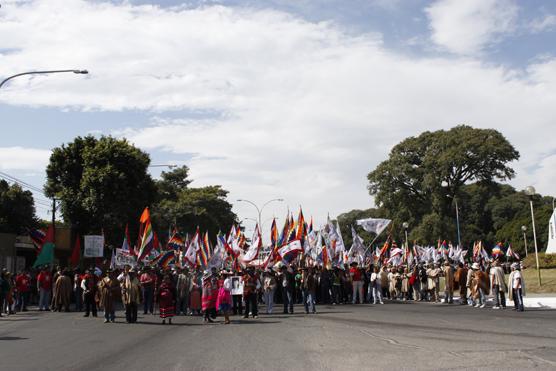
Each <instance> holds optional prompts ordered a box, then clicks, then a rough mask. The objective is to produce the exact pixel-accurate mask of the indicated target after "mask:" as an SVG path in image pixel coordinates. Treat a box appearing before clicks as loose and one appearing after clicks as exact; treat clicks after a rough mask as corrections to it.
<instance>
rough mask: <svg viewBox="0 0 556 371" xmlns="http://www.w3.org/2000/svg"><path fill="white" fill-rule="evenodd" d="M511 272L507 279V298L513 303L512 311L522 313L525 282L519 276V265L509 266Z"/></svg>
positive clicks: (520, 275)
mask: <svg viewBox="0 0 556 371" xmlns="http://www.w3.org/2000/svg"><path fill="white" fill-rule="evenodd" d="M511 269H512V272H511V273H510V277H509V278H508V298H509V299H510V300H513V302H514V310H517V311H519V312H523V310H524V308H523V296H524V295H525V282H524V281H523V275H522V274H521V270H520V266H519V263H513V264H512V265H511Z"/></svg>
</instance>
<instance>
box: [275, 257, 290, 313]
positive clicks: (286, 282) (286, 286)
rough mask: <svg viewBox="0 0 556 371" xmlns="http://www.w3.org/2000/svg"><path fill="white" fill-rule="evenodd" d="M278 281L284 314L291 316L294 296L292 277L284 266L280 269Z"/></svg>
mask: <svg viewBox="0 0 556 371" xmlns="http://www.w3.org/2000/svg"><path fill="white" fill-rule="evenodd" d="M278 281H279V282H280V283H281V287H282V301H283V303H284V314H288V311H289V313H290V314H293V295H294V277H293V274H292V272H291V271H290V270H289V268H287V267H286V266H282V267H280V273H279V275H278Z"/></svg>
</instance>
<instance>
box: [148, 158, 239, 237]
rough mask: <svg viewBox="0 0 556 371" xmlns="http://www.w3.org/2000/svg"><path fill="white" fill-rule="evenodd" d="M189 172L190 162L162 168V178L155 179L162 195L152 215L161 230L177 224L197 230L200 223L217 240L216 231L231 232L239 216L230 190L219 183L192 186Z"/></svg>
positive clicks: (185, 230) (159, 194)
mask: <svg viewBox="0 0 556 371" xmlns="http://www.w3.org/2000/svg"><path fill="white" fill-rule="evenodd" d="M188 175H189V169H188V167H187V166H182V167H179V168H177V169H174V170H172V171H170V172H162V175H161V178H162V179H161V180H159V181H157V182H156V186H157V189H158V196H159V199H158V202H157V203H156V205H155V207H154V208H153V219H154V220H155V223H156V225H157V227H160V228H161V229H162V230H170V229H171V228H172V227H173V226H177V228H178V229H179V230H180V231H181V232H184V233H194V232H195V230H196V228H197V226H198V227H199V228H200V230H201V231H202V232H205V231H208V232H209V235H210V237H211V238H212V239H213V242H214V238H215V236H216V233H218V232H219V231H222V232H223V233H226V232H228V230H229V229H230V228H231V226H232V224H233V223H234V222H236V220H237V216H236V215H235V214H234V213H233V212H232V205H231V204H230V203H229V202H228V201H227V200H226V197H227V195H228V191H226V190H224V189H222V187H221V186H219V185H214V186H207V187H201V188H193V187H189V185H190V183H191V181H190V180H189V179H188Z"/></svg>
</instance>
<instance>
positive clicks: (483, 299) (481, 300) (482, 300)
mask: <svg viewBox="0 0 556 371" xmlns="http://www.w3.org/2000/svg"><path fill="white" fill-rule="evenodd" d="M479 304H481V305H482V304H486V295H485V292H484V291H483V289H482V288H479Z"/></svg>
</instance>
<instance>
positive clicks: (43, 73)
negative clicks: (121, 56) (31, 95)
mask: <svg viewBox="0 0 556 371" xmlns="http://www.w3.org/2000/svg"><path fill="white" fill-rule="evenodd" d="M51 73H75V74H77V75H86V74H88V73H89V71H87V70H51V71H30V72H22V73H18V74H16V75H12V76H10V77H8V78H5V79H4V80H3V81H2V82H0V88H2V86H4V84H5V83H6V82H8V81H9V80H11V79H13V78H15V77H18V76H24V75H45V74H51Z"/></svg>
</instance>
